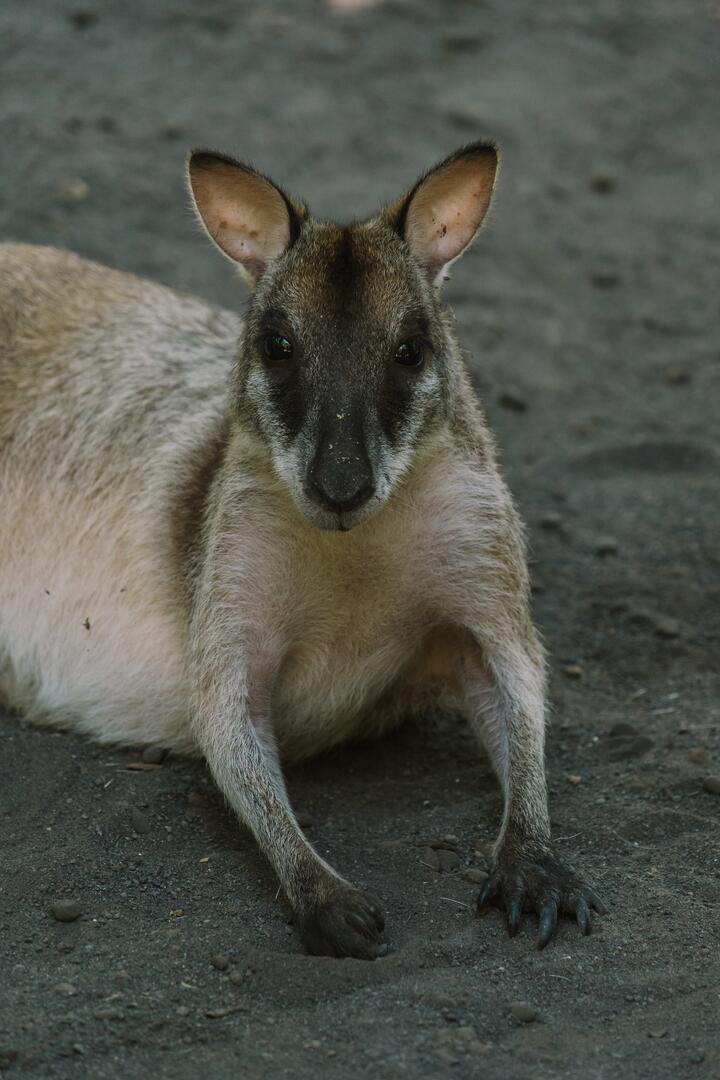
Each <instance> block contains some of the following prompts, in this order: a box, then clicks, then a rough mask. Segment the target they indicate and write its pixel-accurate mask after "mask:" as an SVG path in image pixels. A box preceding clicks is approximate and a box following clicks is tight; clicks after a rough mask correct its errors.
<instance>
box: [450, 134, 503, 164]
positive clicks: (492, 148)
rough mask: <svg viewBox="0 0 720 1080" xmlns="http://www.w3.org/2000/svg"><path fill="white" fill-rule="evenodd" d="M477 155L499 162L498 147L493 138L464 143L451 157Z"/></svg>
mask: <svg viewBox="0 0 720 1080" xmlns="http://www.w3.org/2000/svg"><path fill="white" fill-rule="evenodd" d="M463 157H477V158H480V159H482V158H484V159H485V160H487V161H488V162H490V161H493V162H499V160H500V147H499V146H498V144H497V143H496V142H495V141H494V140H493V139H478V141H477V142H471V143H466V144H465V146H461V147H460V149H459V150H457V151H456V152H455V153H454V154H453V155H452V158H454V159H457V158H463Z"/></svg>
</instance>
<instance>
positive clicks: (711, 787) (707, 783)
mask: <svg viewBox="0 0 720 1080" xmlns="http://www.w3.org/2000/svg"><path fill="white" fill-rule="evenodd" d="M703 790H705V791H707V793H708V795H720V776H706V777H705V779H704V780H703Z"/></svg>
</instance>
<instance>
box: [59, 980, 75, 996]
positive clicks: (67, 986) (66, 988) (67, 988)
mask: <svg viewBox="0 0 720 1080" xmlns="http://www.w3.org/2000/svg"><path fill="white" fill-rule="evenodd" d="M55 990H56V992H57V993H58V994H64V995H65V997H73V996H74V995H75V994H77V987H76V986H73V984H72V983H69V982H61V983H58V984H57V986H56V987H55Z"/></svg>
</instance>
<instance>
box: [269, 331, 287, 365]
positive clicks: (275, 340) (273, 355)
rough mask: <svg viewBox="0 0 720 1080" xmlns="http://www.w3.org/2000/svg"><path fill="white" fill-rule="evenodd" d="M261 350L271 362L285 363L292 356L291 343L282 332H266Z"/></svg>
mask: <svg viewBox="0 0 720 1080" xmlns="http://www.w3.org/2000/svg"><path fill="white" fill-rule="evenodd" d="M263 351H264V352H265V356H266V357H267V359H268V360H269V361H270V363H271V364H287V362H288V360H292V357H293V352H294V349H293V345H292V341H290V339H289V338H286V337H283V335H282V334H268V335H267V337H266V338H265V340H264V341H263Z"/></svg>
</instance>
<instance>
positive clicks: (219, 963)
mask: <svg viewBox="0 0 720 1080" xmlns="http://www.w3.org/2000/svg"><path fill="white" fill-rule="evenodd" d="M210 963H211V964H212V966H213V967H214V968H215V969H216V970H217V971H227V969H228V968H229V967H230V957H229V956H223V954H222V953H217V954H216V955H215V956H213V957H211V958H210Z"/></svg>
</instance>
